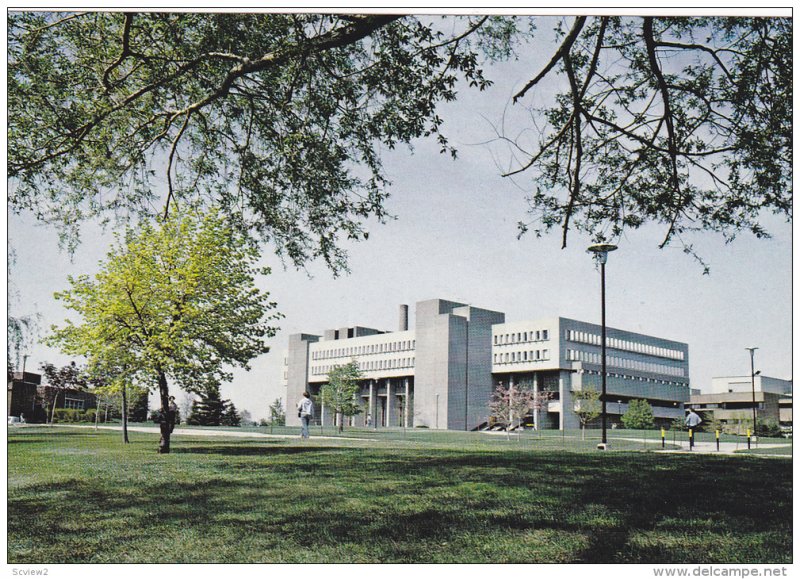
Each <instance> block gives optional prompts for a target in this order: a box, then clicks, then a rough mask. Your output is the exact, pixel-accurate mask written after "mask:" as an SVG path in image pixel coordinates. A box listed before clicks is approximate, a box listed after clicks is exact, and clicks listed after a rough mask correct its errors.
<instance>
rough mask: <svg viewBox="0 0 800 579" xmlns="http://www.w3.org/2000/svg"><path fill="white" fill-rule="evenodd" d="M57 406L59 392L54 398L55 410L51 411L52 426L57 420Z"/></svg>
mask: <svg viewBox="0 0 800 579" xmlns="http://www.w3.org/2000/svg"><path fill="white" fill-rule="evenodd" d="M56 404H58V391H57V390H56V395H55V396H53V409H52V410H51V411H50V426H52V425H53V424H54V423H55V420H56Z"/></svg>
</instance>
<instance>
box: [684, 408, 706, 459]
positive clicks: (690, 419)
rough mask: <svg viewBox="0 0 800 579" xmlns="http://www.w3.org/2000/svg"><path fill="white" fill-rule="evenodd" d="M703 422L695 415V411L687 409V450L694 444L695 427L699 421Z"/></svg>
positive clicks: (696, 427) (698, 424)
mask: <svg viewBox="0 0 800 579" xmlns="http://www.w3.org/2000/svg"><path fill="white" fill-rule="evenodd" d="M701 422H703V419H702V418H700V416H698V415H697V413H696V412H695V411H694V410H692V409H691V408H690V409H689V414H687V415H686V421H685V423H686V428H688V429H689V450H691V449H692V446H694V441H695V436H696V435H697V429H698V427H699V426H700V423H701Z"/></svg>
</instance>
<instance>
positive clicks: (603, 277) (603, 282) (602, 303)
mask: <svg viewBox="0 0 800 579" xmlns="http://www.w3.org/2000/svg"><path fill="white" fill-rule="evenodd" d="M600 311H601V318H600V319H601V322H600V323H601V324H602V331H601V336H602V338H601V346H600V359H601V361H602V373H603V377H602V387H603V393H602V398H601V401H602V407H601V412H602V414H603V444H606V443H607V442H608V439H607V437H606V375H607V373H606V262H605V260H601V261H600Z"/></svg>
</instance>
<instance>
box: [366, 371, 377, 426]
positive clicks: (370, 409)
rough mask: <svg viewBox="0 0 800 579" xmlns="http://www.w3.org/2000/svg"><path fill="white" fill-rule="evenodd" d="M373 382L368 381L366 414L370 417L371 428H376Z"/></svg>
mask: <svg viewBox="0 0 800 579" xmlns="http://www.w3.org/2000/svg"><path fill="white" fill-rule="evenodd" d="M374 382H375V381H374V380H370V381H369V402H368V406H367V414H370V415H371V416H372V426H373V427H374V426H376V423H375V420H376V419H377V416H376V415H375V385H374Z"/></svg>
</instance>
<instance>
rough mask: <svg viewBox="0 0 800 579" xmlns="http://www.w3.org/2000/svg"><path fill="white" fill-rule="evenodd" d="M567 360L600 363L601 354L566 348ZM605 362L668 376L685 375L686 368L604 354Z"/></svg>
mask: <svg viewBox="0 0 800 579" xmlns="http://www.w3.org/2000/svg"><path fill="white" fill-rule="evenodd" d="M567 360H569V361H572V362H578V361H579V362H588V363H589V364H598V365H600V364H602V363H603V360H602V356H601V355H600V354H599V353H597V352H584V351H583V350H571V349H567ZM606 364H608V365H609V366H613V367H616V368H626V369H628V370H638V371H639V372H653V373H654V374H668V375H670V376H685V375H686V370H685V369H684V368H683V367H681V366H668V365H666V364H657V363H655V362H642V361H640V360H631V359H629V358H621V357H619V356H606Z"/></svg>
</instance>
